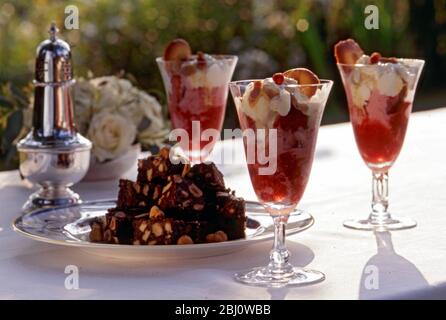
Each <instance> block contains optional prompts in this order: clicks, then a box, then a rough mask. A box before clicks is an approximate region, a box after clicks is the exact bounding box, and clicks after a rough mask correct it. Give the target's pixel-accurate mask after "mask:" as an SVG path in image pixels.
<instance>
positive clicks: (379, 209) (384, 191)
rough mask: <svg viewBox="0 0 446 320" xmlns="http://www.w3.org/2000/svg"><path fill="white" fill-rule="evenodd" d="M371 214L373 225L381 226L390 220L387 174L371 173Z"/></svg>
mask: <svg viewBox="0 0 446 320" xmlns="http://www.w3.org/2000/svg"><path fill="white" fill-rule="evenodd" d="M372 192H373V195H372V213H371V214H370V220H371V221H372V223H374V224H383V223H385V222H386V221H387V220H389V219H390V214H389V213H388V212H387V208H388V207H389V173H388V172H373V182H372Z"/></svg>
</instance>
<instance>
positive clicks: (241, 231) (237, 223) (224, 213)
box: [216, 191, 246, 240]
mask: <svg viewBox="0 0 446 320" xmlns="http://www.w3.org/2000/svg"><path fill="white" fill-rule="evenodd" d="M216 202H217V205H216V206H217V216H216V224H217V226H218V228H219V229H218V230H221V231H224V232H225V233H226V234H227V236H228V239H229V240H235V239H241V238H245V227H246V215H245V201H244V200H243V198H237V197H236V196H235V195H234V193H233V192H228V191H219V192H217V200H216Z"/></svg>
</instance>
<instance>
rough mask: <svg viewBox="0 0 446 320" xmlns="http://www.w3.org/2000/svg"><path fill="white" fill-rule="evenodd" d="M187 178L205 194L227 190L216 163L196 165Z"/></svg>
mask: <svg viewBox="0 0 446 320" xmlns="http://www.w3.org/2000/svg"><path fill="white" fill-rule="evenodd" d="M187 177H188V178H189V179H191V180H192V181H193V182H194V183H195V184H196V185H197V186H198V187H199V188H201V189H202V190H203V191H204V192H205V193H209V194H215V191H224V190H225V189H226V187H225V181H224V179H223V174H222V173H221V172H220V171H219V170H218V168H217V167H216V165H215V164H214V163H209V164H207V163H200V164H196V165H194V166H193V167H192V168H191V169H190V171H189V172H188V174H187Z"/></svg>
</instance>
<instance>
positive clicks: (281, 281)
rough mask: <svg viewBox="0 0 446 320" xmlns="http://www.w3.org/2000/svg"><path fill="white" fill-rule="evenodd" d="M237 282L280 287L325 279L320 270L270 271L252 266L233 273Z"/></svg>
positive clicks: (306, 283)
mask: <svg viewBox="0 0 446 320" xmlns="http://www.w3.org/2000/svg"><path fill="white" fill-rule="evenodd" d="M234 277H235V279H236V280H237V281H238V282H241V283H244V284H247V285H251V286H257V287H270V288H271V287H273V288H280V287H285V286H305V285H310V284H314V283H318V282H321V281H323V280H325V275H324V274H323V273H322V272H319V271H315V270H306V269H301V268H296V267H292V268H290V269H287V272H282V273H272V272H271V269H270V268H269V267H261V268H254V269H251V270H248V271H246V272H240V273H236V274H235V275H234Z"/></svg>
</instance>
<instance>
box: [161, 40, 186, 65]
mask: <svg viewBox="0 0 446 320" xmlns="http://www.w3.org/2000/svg"><path fill="white" fill-rule="evenodd" d="M191 55H192V50H191V48H190V46H189V43H187V41H186V40H183V39H175V40H172V41H171V42H170V43H169V44H168V45H167V47H166V49H165V50H164V60H166V61H184V60H188V59H189V58H190V57H191Z"/></svg>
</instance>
